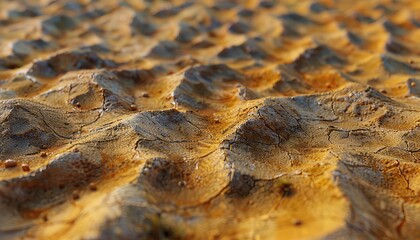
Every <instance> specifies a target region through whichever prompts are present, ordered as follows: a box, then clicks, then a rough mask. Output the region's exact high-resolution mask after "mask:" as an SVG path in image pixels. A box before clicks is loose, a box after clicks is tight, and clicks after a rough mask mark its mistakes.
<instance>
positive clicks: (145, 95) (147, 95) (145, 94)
mask: <svg viewBox="0 0 420 240" xmlns="http://www.w3.org/2000/svg"><path fill="white" fill-rule="evenodd" d="M142 97H145V98H148V97H150V95H149V94H148V93H143V95H142Z"/></svg>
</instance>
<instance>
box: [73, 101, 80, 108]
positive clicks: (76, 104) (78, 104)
mask: <svg viewBox="0 0 420 240" xmlns="http://www.w3.org/2000/svg"><path fill="white" fill-rule="evenodd" d="M74 105H75V106H76V107H78V108H80V107H81V106H82V105H80V103H79V102H77V103H75V104H74Z"/></svg>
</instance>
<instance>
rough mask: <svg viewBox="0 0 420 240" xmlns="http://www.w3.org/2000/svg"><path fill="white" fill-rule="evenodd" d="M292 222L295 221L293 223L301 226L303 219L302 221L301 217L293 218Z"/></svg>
mask: <svg viewBox="0 0 420 240" xmlns="http://www.w3.org/2000/svg"><path fill="white" fill-rule="evenodd" d="M292 223H293V225H295V226H300V225H302V221H301V220H299V219H293V220H292Z"/></svg>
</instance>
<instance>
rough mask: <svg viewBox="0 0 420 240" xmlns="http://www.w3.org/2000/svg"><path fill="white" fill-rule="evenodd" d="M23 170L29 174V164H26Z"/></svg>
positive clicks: (23, 165)
mask: <svg viewBox="0 0 420 240" xmlns="http://www.w3.org/2000/svg"><path fill="white" fill-rule="evenodd" d="M21 167H22V170H23V171H25V172H29V171H30V170H31V169H30V168H29V165H28V164H26V163H24V164H22V166H21Z"/></svg>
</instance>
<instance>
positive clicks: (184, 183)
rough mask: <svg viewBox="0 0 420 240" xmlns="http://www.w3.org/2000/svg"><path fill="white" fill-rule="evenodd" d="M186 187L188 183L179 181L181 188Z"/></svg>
mask: <svg viewBox="0 0 420 240" xmlns="http://www.w3.org/2000/svg"><path fill="white" fill-rule="evenodd" d="M185 185H187V182H186V181H179V182H178V186H180V187H185Z"/></svg>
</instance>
